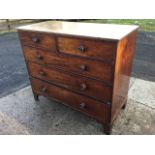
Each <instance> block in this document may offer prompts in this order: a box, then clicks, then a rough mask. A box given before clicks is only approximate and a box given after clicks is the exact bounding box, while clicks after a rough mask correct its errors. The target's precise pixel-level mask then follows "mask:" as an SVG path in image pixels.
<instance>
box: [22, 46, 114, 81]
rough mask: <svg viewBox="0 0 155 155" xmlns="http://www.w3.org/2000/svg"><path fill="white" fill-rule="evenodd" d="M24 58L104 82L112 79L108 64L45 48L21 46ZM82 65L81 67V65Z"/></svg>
mask: <svg viewBox="0 0 155 155" xmlns="http://www.w3.org/2000/svg"><path fill="white" fill-rule="evenodd" d="M23 51H24V54H25V59H26V60H27V61H31V62H34V63H38V64H42V65H46V66H51V67H55V68H58V69H62V70H64V71H66V72H72V73H74V74H80V75H82V76H86V77H91V78H94V79H98V80H101V81H105V83H110V82H112V81H113V73H114V68H113V67H112V66H111V65H109V64H104V63H102V62H99V61H91V60H89V59H88V60H87V59H81V58H77V57H69V56H66V55H62V54H54V53H52V52H50V53H49V52H47V51H45V50H39V49H35V48H29V47H23ZM82 65H83V67H82Z"/></svg>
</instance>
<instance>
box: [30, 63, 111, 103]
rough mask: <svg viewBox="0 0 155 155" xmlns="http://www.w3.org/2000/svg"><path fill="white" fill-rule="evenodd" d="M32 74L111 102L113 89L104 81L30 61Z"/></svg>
mask: <svg viewBox="0 0 155 155" xmlns="http://www.w3.org/2000/svg"><path fill="white" fill-rule="evenodd" d="M28 68H29V72H30V74H31V76H33V77H36V78H39V79H42V80H45V81H48V82H51V83H53V84H56V85H58V86H61V87H64V88H66V89H70V90H72V91H75V92H77V93H80V94H83V95H86V96H89V97H91V98H95V99H97V100H100V101H103V102H106V103H107V102H111V98H112V89H111V87H109V86H106V85H105V84H103V83H102V82H98V81H96V80H90V79H88V78H84V77H80V76H76V75H73V74H66V73H65V72H63V71H60V70H55V69H53V68H47V67H43V66H41V65H38V64H35V63H28Z"/></svg>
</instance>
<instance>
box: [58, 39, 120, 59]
mask: <svg viewBox="0 0 155 155" xmlns="http://www.w3.org/2000/svg"><path fill="white" fill-rule="evenodd" d="M57 46H58V51H59V52H62V53H67V54H71V55H77V56H82V57H86V58H90V59H96V60H101V61H105V62H106V61H107V62H112V61H114V59H115V58H114V56H115V52H116V47H117V42H112V41H111V42H110V41H94V40H86V39H82V38H80V39H79V38H78V39H77V38H68V37H58V38H57ZM82 47H83V50H82V49H81V48H82Z"/></svg>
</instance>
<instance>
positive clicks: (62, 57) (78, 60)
mask: <svg viewBox="0 0 155 155" xmlns="http://www.w3.org/2000/svg"><path fill="white" fill-rule="evenodd" d="M46 24H49V23H48V22H47V23H46ZM46 24H45V25H44V24H43V25H42V27H40V25H38V27H37V26H34V27H33V26H30V27H26V28H25V27H24V28H23V30H22V28H20V29H19V30H18V31H19V38H20V41H21V45H22V49H23V55H24V57H25V62H26V65H27V69H28V73H29V76H30V81H31V85H32V91H33V94H34V98H35V100H36V101H38V99H39V95H43V96H45V97H49V98H52V99H54V100H57V101H60V102H62V103H64V104H65V105H67V106H70V107H72V108H73V109H76V110H78V111H81V112H82V113H85V114H87V115H89V116H91V117H93V118H95V119H96V120H98V121H99V122H101V123H103V124H104V129H105V133H106V134H110V132H111V127H112V124H113V121H114V120H115V119H116V117H117V115H118V113H119V112H120V110H121V109H122V108H125V107H126V104H127V95H128V89H129V82H130V74H131V69H132V68H131V67H132V60H133V56H134V48H135V43H136V33H137V31H136V29H137V27H134V26H133V27H124V26H118V27H117V26H116V27H117V28H116V29H119V30H120V31H122V33H121V32H117V31H116V30H115V26H114V25H113V26H112V27H111V28H110V29H111V30H112V31H114V30H115V31H114V32H115V33H116V34H117V33H120V34H119V35H118V34H117V35H118V36H117V35H116V34H113V35H114V37H113V39H112V35H111V34H110V32H107V33H106V32H104V33H103V34H105V35H106V37H104V36H103V37H101V36H102V35H99V33H96V35H95V37H90V36H89V37H88V33H87V35H85V36H83V35H84V33H82V36H83V37H82V36H81V35H80V34H79V36H77V34H76V35H73V34H74V33H73V32H71V33H69V31H66V29H68V28H69V27H67V25H69V26H71V25H72V24H71V25H70V24H66V23H65V24H62V26H64V25H65V28H66V29H63V31H65V32H68V35H64V34H62V33H61V34H60V33H58V31H59V28H60V27H59V28H58V27H57V26H58V25H59V26H60V25H61V24H60V23H58V24H56V23H55V22H54V25H51V26H53V27H52V30H51V31H50V29H49V27H48V28H47V29H42V28H43V27H44V26H45V27H46ZM73 25H74V28H75V25H76V24H75V23H74V24H73ZM86 25H87V24H86ZM86 25H85V26H86ZM101 25H102V24H101ZM54 26H55V32H53V31H54ZM78 26H79V27H78V28H79V30H80V29H81V30H83V28H82V27H81V26H82V25H81V24H79V25H78ZM91 26H92V27H91V29H92V28H95V27H96V26H94V25H91ZM107 26H108V25H106V26H103V27H104V28H105V29H103V31H104V30H108V29H109V28H108V27H107ZM39 27H40V31H39ZM97 27H98V26H97ZM99 27H100V26H99ZM101 27H102V26H101ZM101 27H100V28H101ZM120 27H122V30H121V29H120ZM35 28H36V29H37V31H36V32H35V30H34V29H35ZM57 28H58V29H57ZM84 29H85V28H84ZM79 30H78V31H79ZM60 31H62V30H60ZM78 31H77V32H78ZM96 31H98V30H97V29H96ZM44 32H45V33H44ZM50 32H51V33H50ZM75 32H76V31H75ZM125 32H126V33H125ZM79 33H80V32H79ZM71 34H72V35H71ZM91 34H92V33H91ZM97 36H100V38H99V39H96V38H97ZM107 37H109V38H108V40H107ZM101 38H102V39H101ZM110 38H111V39H110ZM116 38H117V39H116Z"/></svg>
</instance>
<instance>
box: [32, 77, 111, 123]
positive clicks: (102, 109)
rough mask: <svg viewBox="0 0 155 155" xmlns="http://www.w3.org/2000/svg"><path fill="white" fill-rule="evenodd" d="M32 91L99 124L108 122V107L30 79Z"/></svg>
mask: <svg viewBox="0 0 155 155" xmlns="http://www.w3.org/2000/svg"><path fill="white" fill-rule="evenodd" d="M31 84H32V88H33V91H34V92H35V93H37V94H40V95H43V96H46V97H51V98H54V99H56V100H58V101H61V102H63V103H64V104H65V105H68V106H70V107H72V108H74V109H76V110H79V111H81V112H83V113H86V114H88V115H90V116H92V117H94V118H96V119H98V120H99V121H101V122H104V123H105V122H108V121H109V118H110V117H109V116H110V105H107V104H103V103H102V102H99V101H96V100H93V99H90V98H88V97H85V96H82V95H79V94H76V93H73V92H71V91H68V90H66V89H63V88H60V87H57V86H54V85H51V84H48V83H46V82H43V81H40V80H38V79H34V78H31Z"/></svg>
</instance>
